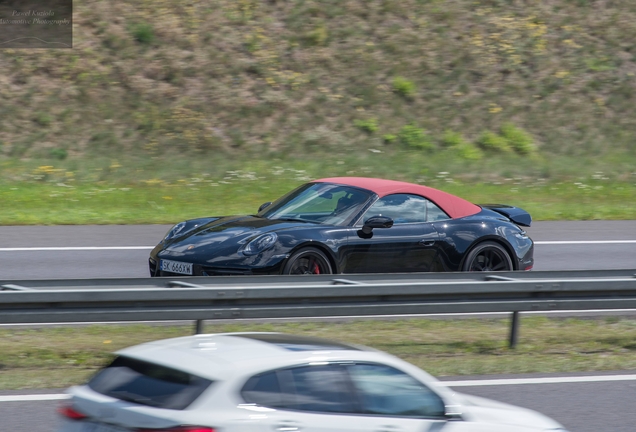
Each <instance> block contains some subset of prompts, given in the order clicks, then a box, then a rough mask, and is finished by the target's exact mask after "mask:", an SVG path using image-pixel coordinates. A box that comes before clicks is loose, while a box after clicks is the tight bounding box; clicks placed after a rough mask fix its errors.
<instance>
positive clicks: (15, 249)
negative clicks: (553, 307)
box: [0, 240, 636, 252]
mask: <svg viewBox="0 0 636 432" xmlns="http://www.w3.org/2000/svg"><path fill="white" fill-rule="evenodd" d="M534 244H535V245H584V244H590V245H595V244H636V240H555V241H535V242H534ZM152 249H154V246H68V247H63V246H59V247H9V248H0V252H47V251H100V250H152Z"/></svg>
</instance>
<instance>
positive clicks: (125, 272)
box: [0, 221, 636, 432]
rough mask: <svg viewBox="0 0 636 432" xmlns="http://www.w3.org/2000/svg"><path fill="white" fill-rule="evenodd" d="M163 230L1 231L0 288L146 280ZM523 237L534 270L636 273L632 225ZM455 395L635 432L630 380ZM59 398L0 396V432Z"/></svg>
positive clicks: (564, 227)
mask: <svg viewBox="0 0 636 432" xmlns="http://www.w3.org/2000/svg"><path fill="white" fill-rule="evenodd" d="M168 228H169V226H163V225H153V226H77V227H76V226H51V227H0V280H8V279H53V278H63V279H67V278H108V277H146V276H148V270H147V256H148V252H149V247H151V246H153V245H154V244H155V243H156V242H157V240H158V239H159V238H161V236H162V235H164V234H165V232H166V231H167V230H168ZM528 233H529V234H530V236H531V237H532V238H533V239H534V240H535V242H536V249H535V260H536V265H535V269H536V270H581V269H620V268H636V221H589V222H537V223H535V224H534V226H533V227H531V228H529V229H528ZM78 248H81V249H78ZM621 373H630V372H621ZM593 374H595V375H604V374H605V373H593ZM578 375H585V374H578ZM533 377H537V376H536V375H534V376H533ZM471 378H473V379H481V378H487V379H492V378H493V377H471ZM495 378H497V377H495ZM499 378H508V377H499ZM512 378H519V376H514V377H512ZM449 379H450V380H453V378H449ZM466 379H467V378H466V377H458V378H456V380H466ZM456 389H457V390H458V391H462V392H465V393H470V394H475V395H479V396H484V397H489V398H492V399H497V400H501V401H505V402H508V403H512V404H515V405H520V406H524V407H527V408H531V409H535V410H537V411H540V412H542V413H544V414H546V415H548V416H550V417H553V418H555V419H556V420H558V421H560V422H561V423H563V424H564V425H565V426H566V427H568V429H569V430H570V431H572V432H574V431H579V432H598V431H611V432H633V431H634V430H636V410H634V409H633V401H634V398H635V396H636V381H633V380H630V381H611V382H576V383H572V382H562V383H535V384H515V383H514V382H512V383H510V384H507V385H471V386H462V387H457V388H456ZM59 392H60V390H59V389H58V390H40V391H12V392H0V432H5V431H6V432H9V431H15V430H28V431H30V432H48V431H54V430H55V429H56V424H57V421H58V420H57V416H56V414H55V408H56V407H57V406H58V405H59V403H60V402H59V401H10V400H3V396H11V395H16V394H20V395H24V394H36V393H46V394H51V393H53V394H57V393H59ZM9 399H10V398H9Z"/></svg>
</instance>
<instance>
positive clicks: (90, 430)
mask: <svg viewBox="0 0 636 432" xmlns="http://www.w3.org/2000/svg"><path fill="white" fill-rule="evenodd" d="M81 432H131V430H130V429H124V428H122V427H118V426H113V425H109V424H105V423H97V422H86V423H84V424H83V425H82V429H81Z"/></svg>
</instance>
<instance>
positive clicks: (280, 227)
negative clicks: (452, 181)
mask: <svg viewBox="0 0 636 432" xmlns="http://www.w3.org/2000/svg"><path fill="white" fill-rule="evenodd" d="M531 221H532V218H531V217H530V215H529V214H528V213H527V212H526V211H524V210H522V209H520V208H517V207H511V206H506V205H496V204H493V205H476V204H472V203H470V202H468V201H466V200H463V199H462V198H459V197H456V196H454V195H451V194H448V193H446V192H442V191H440V190H437V189H433V188H429V187H426V186H420V185H416V184H411V183H404V182H398V181H392V180H381V179H372V178H360V177H339V178H327V179H321V180H314V181H312V182H309V183H307V184H304V185H302V186H300V187H298V188H297V189H295V190H293V191H291V192H289V193H288V194H287V195H285V196H283V197H281V198H279V199H278V200H277V201H275V202H273V203H269V202H268V203H265V204H263V205H262V206H261V207H260V209H259V211H258V213H257V214H255V215H250V216H226V217H208V218H201V219H193V220H188V221H185V222H180V223H178V224H176V225H175V226H174V227H173V228H172V229H170V231H169V232H168V233H167V234H166V236H165V238H164V239H163V240H161V242H160V243H159V244H158V245H157V246H156V247H155V248H154V249H153V250H152V252H151V253H150V260H149V264H150V274H151V275H152V276H176V275H196V276H216V275H250V274H252V275H262V274H321V273H395V272H429V271H434V272H437V271H506V270H530V269H531V268H532V265H533V263H534V260H533V251H534V246H533V242H532V240H531V239H530V238H529V237H528V236H527V235H526V232H525V231H524V230H523V229H521V228H520V227H519V226H520V225H521V226H530V223H531Z"/></svg>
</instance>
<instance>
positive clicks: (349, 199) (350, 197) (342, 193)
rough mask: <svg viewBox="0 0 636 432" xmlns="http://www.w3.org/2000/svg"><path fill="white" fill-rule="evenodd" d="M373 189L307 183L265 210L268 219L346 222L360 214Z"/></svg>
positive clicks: (262, 213) (328, 222)
mask: <svg viewBox="0 0 636 432" xmlns="http://www.w3.org/2000/svg"><path fill="white" fill-rule="evenodd" d="M372 196H373V194H372V192H369V191H366V190H363V189H358V188H354V187H350V186H343V185H337V184H331V183H307V184H305V185H303V186H301V187H299V188H297V189H295V190H293V191H292V192H290V193H288V194H287V195H285V196H283V197H282V198H280V199H278V200H277V201H275V202H274V203H273V204H271V205H270V206H268V207H266V208H265V209H264V210H262V211H261V212H260V213H259V214H258V216H260V217H263V218H267V219H282V220H294V221H301V222H314V223H321V224H327V225H347V224H348V223H350V222H351V221H352V220H353V219H355V217H356V216H358V215H359V214H360V212H361V211H362V210H363V208H364V206H365V204H366V203H368V202H369V200H370V199H371V197H372Z"/></svg>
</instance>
